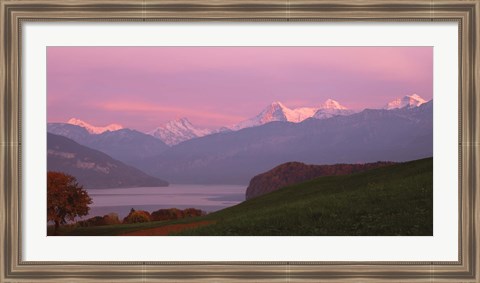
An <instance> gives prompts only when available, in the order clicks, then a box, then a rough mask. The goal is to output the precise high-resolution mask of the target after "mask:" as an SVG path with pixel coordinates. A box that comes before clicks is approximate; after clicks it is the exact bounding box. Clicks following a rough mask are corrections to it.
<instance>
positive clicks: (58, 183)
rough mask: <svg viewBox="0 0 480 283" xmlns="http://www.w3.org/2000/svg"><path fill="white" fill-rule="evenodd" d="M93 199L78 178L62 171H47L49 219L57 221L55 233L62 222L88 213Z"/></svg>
mask: <svg viewBox="0 0 480 283" xmlns="http://www.w3.org/2000/svg"><path fill="white" fill-rule="evenodd" d="M91 203H92V199H91V198H90V196H89V195H88V194H87V192H86V191H85V190H84V189H83V187H82V186H81V185H79V184H78V182H77V179H76V178H75V177H73V176H71V175H68V174H65V173H61V172H48V173H47V219H48V221H53V222H54V223H55V235H57V234H58V228H59V226H60V224H65V223H66V222H67V220H70V221H73V220H75V217H77V216H84V215H87V214H88V211H89V210H90V208H89V207H88V205H89V204H91Z"/></svg>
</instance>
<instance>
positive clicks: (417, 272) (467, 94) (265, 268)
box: [0, 0, 480, 282]
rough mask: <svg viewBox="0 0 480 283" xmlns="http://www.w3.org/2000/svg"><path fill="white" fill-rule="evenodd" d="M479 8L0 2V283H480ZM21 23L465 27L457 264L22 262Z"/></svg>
mask: <svg viewBox="0 0 480 283" xmlns="http://www.w3.org/2000/svg"><path fill="white" fill-rule="evenodd" d="M479 14H480V2H479V1H478V0H417V1H413V0H406V1H402V0H384V1H378V0H340V1H333V0H329V1H328V0H299V1H293V0H292V1H290V0H284V1H281V0H258V1H256V0H243V1H242V0H206V1H192V0H191V1H188V0H179V1H175V0H166V1H162V0H143V1H134V0H103V1H96V0H77V1H69V0H38V1H37V0H0V42H1V44H0V101H1V106H0V109H1V115H0V143H1V147H0V165H1V166H0V168H1V169H0V184H1V187H0V203H1V206H0V207H1V211H0V232H1V233H0V242H1V243H2V247H1V248H0V253H1V257H0V261H1V262H0V263H1V264H0V281H1V282H17V281H21V282H24V281H37V280H38V281H44V282H64V281H85V282H97V281H114V282H120V281H122V282H123V281H125V282H134V281H142V282H146V281H148V282H152V281H159V282H170V281H191V282H212V281H219V282H224V281H229V282H243V281H247V280H254V281H259V282H277V281H278V282H310V281H315V282H317V281H325V282H330V281H336V282H351V281H358V280H360V281H366V282H372V281H376V282H378V281H415V282H422V281H428V282H479V281H480V275H479V274H480V272H479V270H480V260H479V259H480V258H479V252H480V250H479V245H480V241H479V240H480V238H479V237H480V236H479V235H480V233H479V230H480V221H479V214H478V211H479V210H480V193H479V188H480V185H479V182H480V166H479V165H480V156H479V154H478V149H479V145H480V142H479V132H480V131H479V130H478V129H479V125H480V97H479V92H478V87H479V82H480V80H479V67H480V65H479V57H480V56H479V54H480V52H479V51H480V49H479V46H480V45H479V43H478V40H479V38H480V33H479V31H480V28H479V22H480V17H479ZM25 21H385V22H388V21H433V22H440V21H455V22H457V23H458V25H459V50H460V52H459V63H460V64H459V74H460V77H459V94H460V95H459V102H460V103H459V105H460V109H459V110H460V111H459V113H460V114H459V115H460V117H459V121H460V125H459V148H460V160H459V169H460V177H461V178H460V184H459V185H460V191H459V196H460V219H459V220H460V227H459V248H460V256H459V259H458V261H455V262H68V263H67V262H30V261H24V260H22V258H21V248H22V241H21V230H22V227H21V225H20V218H21V214H20V211H21V209H20V208H21V202H20V200H21V193H22V192H21V183H20V181H21V180H20V172H21V166H22V165H21V162H20V160H21V159H20V156H21V145H22V137H21V134H22V131H21V119H20V117H21V105H22V102H21V100H22V90H21V64H20V62H21V29H22V24H23V23H24V22H25Z"/></svg>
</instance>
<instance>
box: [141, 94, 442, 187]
mask: <svg viewBox="0 0 480 283" xmlns="http://www.w3.org/2000/svg"><path fill="white" fill-rule="evenodd" d="M432 129H433V101H430V102H428V103H424V104H422V105H420V106H419V107H414V108H409V107H405V108H400V109H393V110H386V109H366V110H363V111H361V112H358V113H355V114H352V115H348V116H334V117H331V118H329V119H322V120H319V119H314V118H310V119H306V120H304V121H302V122H300V123H292V122H271V123H267V124H264V125H261V126H257V127H251V128H244V129H241V130H238V131H231V132H223V133H216V134H212V135H208V136H204V137H201V138H196V139H192V140H188V141H185V142H183V143H181V144H178V145H176V146H174V147H171V148H170V149H169V150H166V151H164V152H163V153H161V154H160V155H158V156H155V157H151V158H147V159H146V160H144V162H142V164H140V165H139V168H140V169H142V170H144V171H145V172H147V173H149V174H151V175H153V176H163V177H164V178H166V179H167V180H169V181H170V182H173V183H201V184H247V183H248V182H249V180H250V179H251V178H252V177H253V176H255V175H257V174H259V173H261V172H265V171H267V170H269V169H271V168H273V167H275V166H277V165H279V164H282V163H285V162H290V161H298V162H304V163H309V164H335V163H365V162H376V161H380V160H383V161H398V162H400V161H408V160H414V159H420V158H424V157H430V156H432V155H433V130H432Z"/></svg>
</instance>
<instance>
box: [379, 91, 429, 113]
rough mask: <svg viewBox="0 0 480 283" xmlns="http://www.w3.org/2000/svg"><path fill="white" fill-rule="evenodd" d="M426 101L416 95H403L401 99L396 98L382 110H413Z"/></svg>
mask: <svg viewBox="0 0 480 283" xmlns="http://www.w3.org/2000/svg"><path fill="white" fill-rule="evenodd" d="M426 102H427V101H426V100H425V99H423V98H422V97H420V96H419V95H417V94H415V93H414V94H412V95H405V96H404V97H402V98H397V99H395V100H393V101H390V102H389V103H388V104H387V105H385V107H384V108H383V109H386V110H392V109H399V108H405V107H407V108H414V107H418V106H420V105H422V104H424V103H426Z"/></svg>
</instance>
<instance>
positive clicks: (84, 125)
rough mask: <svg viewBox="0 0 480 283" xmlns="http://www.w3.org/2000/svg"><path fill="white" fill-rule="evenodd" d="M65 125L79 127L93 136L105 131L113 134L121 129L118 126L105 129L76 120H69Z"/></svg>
mask: <svg viewBox="0 0 480 283" xmlns="http://www.w3.org/2000/svg"><path fill="white" fill-rule="evenodd" d="M67 124H71V125H76V126H80V127H82V128H85V129H86V130H87V131H88V132H89V133H90V134H95V135H98V134H101V133H103V132H106V131H111V132H113V131H118V130H121V129H123V126H122V125H119V124H110V125H108V126H105V127H97V126H93V125H91V124H89V123H87V122H85V121H82V120H80V119H76V118H71V119H70V120H68V122H67Z"/></svg>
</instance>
